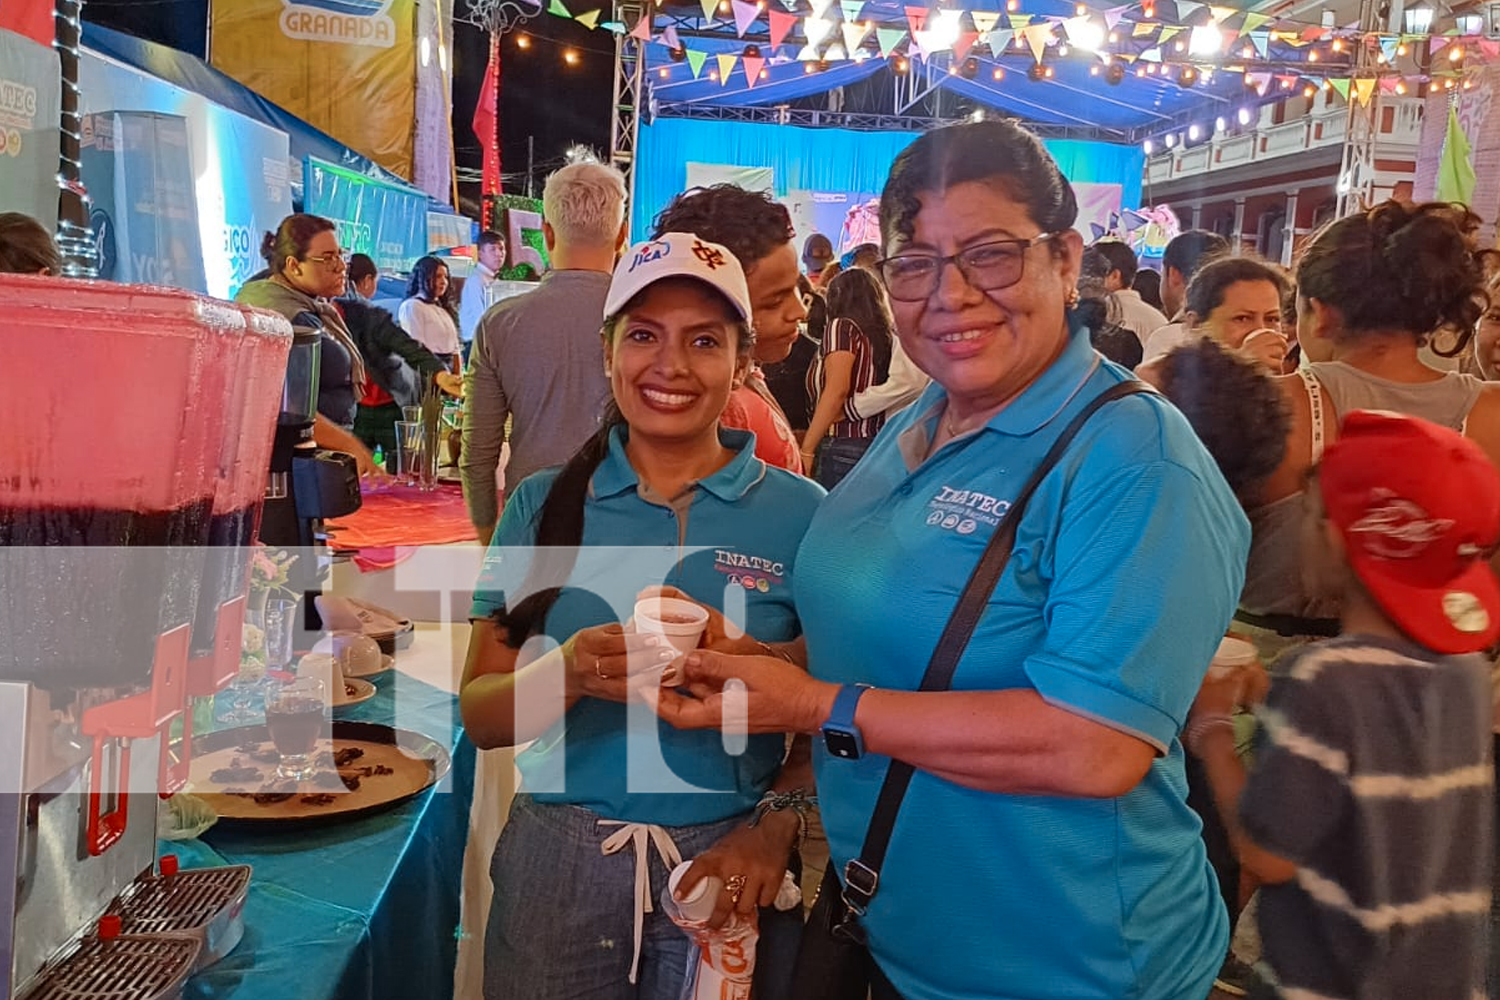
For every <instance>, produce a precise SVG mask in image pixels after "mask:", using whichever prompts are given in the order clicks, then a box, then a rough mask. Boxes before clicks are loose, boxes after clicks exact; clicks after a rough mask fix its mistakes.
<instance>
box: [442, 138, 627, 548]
mask: <svg viewBox="0 0 1500 1000" xmlns="http://www.w3.org/2000/svg"><path fill="white" fill-rule="evenodd" d="M542 234H543V236H544V237H545V239H546V241H547V254H548V256H549V257H550V258H551V262H552V270H550V271H548V272H547V273H546V274H545V275H544V276H543V277H542V281H541V284H540V285H539V286H538V287H537V288H536V290H535V291H531V292H527V293H526V294H525V295H518V296H515V297H514V298H509V299H505V300H504V301H502V302H500V303H498V304H497V305H495V306H494V307H493V308H491V309H490V310H489V311H488V312H487V313H485V314H484V319H483V320H481V321H480V323H479V326H478V327H477V328H476V330H475V331H474V345H473V349H472V351H471V353H470V356H469V367H468V369H467V370H466V371H465V373H464V391H465V396H466V399H467V401H468V402H467V405H466V412H465V416H464V430H463V455H462V459H461V461H460V463H459V464H460V468H461V470H462V472H463V483H464V500H465V502H466V503H467V504H468V508H469V519H470V520H471V521H473V522H474V527H475V528H476V529H477V530H478V532H479V540H480V541H481V542H483V543H485V544H488V543H489V540H490V536H491V535H492V534H493V533H494V531H495V524H496V523H497V522H498V521H499V518H500V502H501V496H500V491H499V489H498V488H497V486H496V482H495V469H496V467H497V466H498V465H499V463H500V450H501V447H502V446H503V445H504V444H505V442H506V422H507V420H508V421H509V422H510V431H509V441H510V461H509V462H508V463H507V464H506V466H505V483H506V486H507V488H508V489H513V488H514V487H515V486H516V484H518V483H520V482H521V480H523V479H525V478H526V477H527V476H529V475H531V474H532V473H533V472H536V471H538V470H540V469H545V468H548V467H549V466H554V465H561V464H563V463H564V462H566V461H567V460H568V459H569V458H570V457H571V456H572V455H573V453H574V452H575V451H577V450H578V449H579V448H580V447H581V446H582V445H583V443H584V442H585V441H586V440H588V438H589V437H590V436H591V435H592V434H593V433H594V431H595V430H597V429H598V426H599V419H600V416H601V415H602V414H603V412H604V406H605V404H606V402H607V401H608V400H609V392H610V390H609V381H608V379H606V378H605V376H604V363H603V360H602V356H601V355H600V353H599V351H600V348H599V328H600V325H601V321H602V319H603V316H604V296H605V293H606V292H607V291H608V290H609V279H610V274H611V272H612V271H613V270H614V263H615V257H616V255H617V254H618V253H619V251H620V248H621V247H622V246H624V244H625V237H626V232H625V179H624V177H622V176H621V175H620V172H619V171H618V170H615V169H614V168H613V167H608V166H604V165H602V164H599V163H575V164H572V165H571V166H566V167H563V168H562V169H561V170H559V171H557V173H555V174H553V175H552V176H551V177H549V178H548V179H547V187H546V189H545V190H544V191H543V192H542Z"/></svg>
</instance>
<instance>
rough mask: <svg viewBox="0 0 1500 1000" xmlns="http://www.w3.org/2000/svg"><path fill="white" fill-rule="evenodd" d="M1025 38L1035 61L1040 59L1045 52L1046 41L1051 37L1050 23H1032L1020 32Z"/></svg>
mask: <svg viewBox="0 0 1500 1000" xmlns="http://www.w3.org/2000/svg"><path fill="white" fill-rule="evenodd" d="M1021 34H1022V35H1024V36H1025V38H1026V44H1027V45H1029V46H1031V54H1032V56H1033V57H1034V58H1035V59H1036V61H1037V62H1041V61H1042V56H1043V55H1045V54H1046V52H1047V42H1048V41H1049V40H1050V39H1051V38H1052V25H1050V24H1033V25H1032V26H1031V27H1029V28H1027V29H1026V30H1025V31H1023V32H1021Z"/></svg>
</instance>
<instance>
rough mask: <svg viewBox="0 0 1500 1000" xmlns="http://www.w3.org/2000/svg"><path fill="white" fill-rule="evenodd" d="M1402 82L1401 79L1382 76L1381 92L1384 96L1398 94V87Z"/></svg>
mask: <svg viewBox="0 0 1500 1000" xmlns="http://www.w3.org/2000/svg"><path fill="white" fill-rule="evenodd" d="M1400 82H1401V80H1400V78H1399V77H1394V76H1382V77H1381V78H1380V92H1381V93H1382V94H1394V93H1395V92H1396V85H1397V84H1398V83H1400Z"/></svg>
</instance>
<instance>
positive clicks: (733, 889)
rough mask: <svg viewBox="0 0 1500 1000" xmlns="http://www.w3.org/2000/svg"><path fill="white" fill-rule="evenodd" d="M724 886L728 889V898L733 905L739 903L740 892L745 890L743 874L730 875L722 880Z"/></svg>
mask: <svg viewBox="0 0 1500 1000" xmlns="http://www.w3.org/2000/svg"><path fill="white" fill-rule="evenodd" d="M724 888H725V889H728V890H729V898H730V899H731V900H732V901H733V902H734V905H736V906H738V905H739V904H740V894H741V893H743V892H744V891H745V876H743V875H731V876H729V878H727V879H725V880H724Z"/></svg>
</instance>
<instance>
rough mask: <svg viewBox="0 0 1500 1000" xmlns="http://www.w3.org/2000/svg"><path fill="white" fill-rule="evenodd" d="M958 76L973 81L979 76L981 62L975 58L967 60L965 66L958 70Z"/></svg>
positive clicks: (964, 62) (971, 57)
mask: <svg viewBox="0 0 1500 1000" xmlns="http://www.w3.org/2000/svg"><path fill="white" fill-rule="evenodd" d="M958 75H959V76H961V77H963V78H964V79H965V80H972V79H974V78H975V77H976V76H978V75H979V60H978V59H975V58H974V57H973V56H970V57H969V58H967V59H965V60H964V61H963V65H962V66H960V67H959V68H958Z"/></svg>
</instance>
